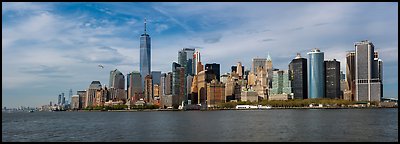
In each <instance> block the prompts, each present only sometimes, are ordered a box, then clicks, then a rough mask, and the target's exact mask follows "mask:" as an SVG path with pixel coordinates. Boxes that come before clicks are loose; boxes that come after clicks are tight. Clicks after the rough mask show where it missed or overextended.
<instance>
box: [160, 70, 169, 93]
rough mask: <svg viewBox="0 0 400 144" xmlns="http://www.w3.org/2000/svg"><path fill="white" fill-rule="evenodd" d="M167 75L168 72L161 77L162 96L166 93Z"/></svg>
mask: <svg viewBox="0 0 400 144" xmlns="http://www.w3.org/2000/svg"><path fill="white" fill-rule="evenodd" d="M166 77H167V74H166V73H162V74H161V79H160V96H164V95H165V78H166Z"/></svg>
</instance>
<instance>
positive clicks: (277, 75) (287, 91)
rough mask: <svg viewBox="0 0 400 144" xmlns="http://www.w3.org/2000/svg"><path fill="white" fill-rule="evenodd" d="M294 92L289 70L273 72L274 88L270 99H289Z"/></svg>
mask: <svg viewBox="0 0 400 144" xmlns="http://www.w3.org/2000/svg"><path fill="white" fill-rule="evenodd" d="M291 94H292V88H291V83H290V80H289V71H288V70H274V71H273V72H272V88H271V90H270V95H269V97H268V100H287V99H289V98H290V96H291Z"/></svg>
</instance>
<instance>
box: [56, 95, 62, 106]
mask: <svg viewBox="0 0 400 144" xmlns="http://www.w3.org/2000/svg"><path fill="white" fill-rule="evenodd" d="M57 104H58V105H61V94H59V95H58V101H57Z"/></svg>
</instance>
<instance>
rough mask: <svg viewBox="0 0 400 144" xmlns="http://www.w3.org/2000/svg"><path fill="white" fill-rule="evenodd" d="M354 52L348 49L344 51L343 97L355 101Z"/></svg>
mask: <svg viewBox="0 0 400 144" xmlns="http://www.w3.org/2000/svg"><path fill="white" fill-rule="evenodd" d="M355 64H356V52H355V51H348V52H347V53H346V88H345V91H344V97H343V98H344V99H345V100H350V101H355V100H356V99H355V92H356V83H355V77H356V73H355V72H356V67H355Z"/></svg>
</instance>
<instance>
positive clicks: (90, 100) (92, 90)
mask: <svg viewBox="0 0 400 144" xmlns="http://www.w3.org/2000/svg"><path fill="white" fill-rule="evenodd" d="M100 89H101V83H100V81H92V83H91V84H90V85H89V88H88V90H87V92H86V100H85V106H84V108H86V107H88V106H93V104H94V102H95V98H96V92H97V90H100Z"/></svg>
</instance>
